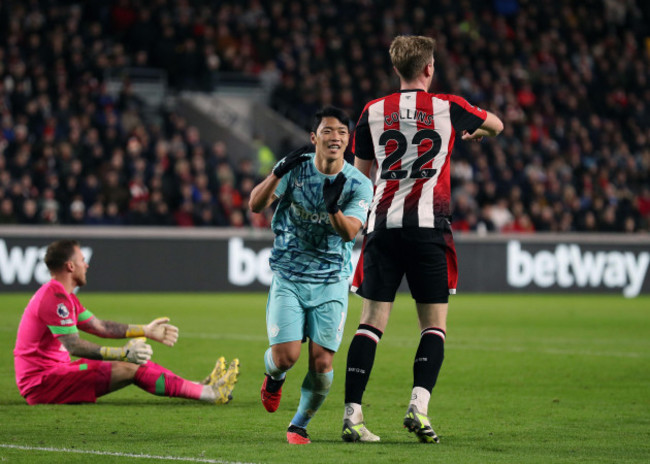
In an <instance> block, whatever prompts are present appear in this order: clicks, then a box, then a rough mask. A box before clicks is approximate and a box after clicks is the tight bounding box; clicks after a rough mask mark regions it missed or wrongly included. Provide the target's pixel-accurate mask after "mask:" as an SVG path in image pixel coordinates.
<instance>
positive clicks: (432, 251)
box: [352, 225, 458, 303]
mask: <svg viewBox="0 0 650 464" xmlns="http://www.w3.org/2000/svg"><path fill="white" fill-rule="evenodd" d="M405 275H406V281H407V283H408V286H409V289H410V291H411V295H412V296H413V299H414V300H415V301H416V302H418V303H447V302H449V294H450V293H452V294H453V293H456V283H457V281H458V266H457V259H456V248H455V246H454V241H453V237H452V233H451V228H450V227H449V226H448V225H447V226H446V227H445V226H443V227H440V228H435V229H433V228H431V229H429V228H404V229H382V230H375V231H374V232H371V233H370V234H368V235H367V236H366V237H365V238H364V241H363V249H362V253H361V257H360V258H359V263H358V264H357V269H356V272H355V275H354V280H353V283H352V291H353V292H355V293H357V294H358V295H360V296H362V297H364V298H368V299H370V300H375V301H387V302H392V301H395V293H396V292H397V289H398V288H399V286H400V284H401V282H402V278H403V277H404V276H405Z"/></svg>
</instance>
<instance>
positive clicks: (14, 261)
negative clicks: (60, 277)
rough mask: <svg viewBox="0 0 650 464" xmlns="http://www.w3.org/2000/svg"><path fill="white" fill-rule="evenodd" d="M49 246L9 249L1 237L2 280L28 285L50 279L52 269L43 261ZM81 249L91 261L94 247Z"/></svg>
mask: <svg viewBox="0 0 650 464" xmlns="http://www.w3.org/2000/svg"><path fill="white" fill-rule="evenodd" d="M46 250H47V247H35V246H29V247H19V246H15V247H13V248H11V250H9V249H8V248H7V243H6V242H5V241H4V240H2V239H0V280H1V281H2V283H3V284H4V285H14V284H20V285H28V284H30V283H31V282H32V280H35V281H36V282H38V283H39V284H44V283H45V282H47V281H48V280H50V271H48V270H47V266H46V265H45V263H44V262H43V259H44V258H45V251H46ZM81 251H82V252H83V254H84V256H85V257H86V262H88V263H89V262H90V258H91V257H92V255H93V250H92V248H89V247H82V248H81Z"/></svg>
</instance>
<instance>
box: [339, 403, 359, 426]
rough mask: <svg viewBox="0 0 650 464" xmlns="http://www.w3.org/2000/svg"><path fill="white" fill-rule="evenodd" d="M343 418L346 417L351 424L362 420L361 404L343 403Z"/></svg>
mask: <svg viewBox="0 0 650 464" xmlns="http://www.w3.org/2000/svg"><path fill="white" fill-rule="evenodd" d="M345 419H348V420H349V421H350V422H352V423H353V424H358V423H359V422H363V412H361V405H360V404H359V403H345V411H344V412H343V420H345Z"/></svg>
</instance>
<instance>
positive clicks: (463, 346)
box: [183, 332, 650, 359]
mask: <svg viewBox="0 0 650 464" xmlns="http://www.w3.org/2000/svg"><path fill="white" fill-rule="evenodd" d="M183 336H184V337H187V338H202V339H208V340H239V341H249V342H252V341H255V342H259V341H267V338H266V337H265V336H263V335H259V336H256V335H246V334H240V333H228V334H226V333H199V332H187V333H184V334H183ZM350 339H351V336H348V337H347V338H346V337H344V340H348V343H349V340H350ZM414 340H415V341H414ZM381 343H382V345H391V346H404V345H413V346H416V339H415V338H404V337H392V338H385V339H382V340H381ZM447 343H448V345H447V349H449V350H466V351H501V352H505V353H544V354H553V355H561V356H567V355H575V356H597V357H611V358H633V359H635V358H648V357H650V353H648V352H638V351H591V350H584V349H575V350H571V349H562V348H537V349H535V348H530V347H526V346H514V345H509V346H507V347H500V346H490V345H489V344H487V343H486V344H485V345H475V344H468V343H463V342H455V343H454V342H451V341H448V342H447Z"/></svg>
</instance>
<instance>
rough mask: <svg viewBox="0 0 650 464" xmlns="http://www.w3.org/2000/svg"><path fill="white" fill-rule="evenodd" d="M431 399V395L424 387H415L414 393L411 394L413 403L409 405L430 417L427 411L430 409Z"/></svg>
mask: <svg viewBox="0 0 650 464" xmlns="http://www.w3.org/2000/svg"><path fill="white" fill-rule="evenodd" d="M430 398H431V393H430V392H429V391H428V390H427V389H426V388H422V387H413V392H412V393H411V402H410V403H409V405H411V404H413V405H415V407H416V408H418V411H419V413H420V414H424V415H425V416H426V415H428V412H427V410H428V409H429V399H430Z"/></svg>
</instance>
